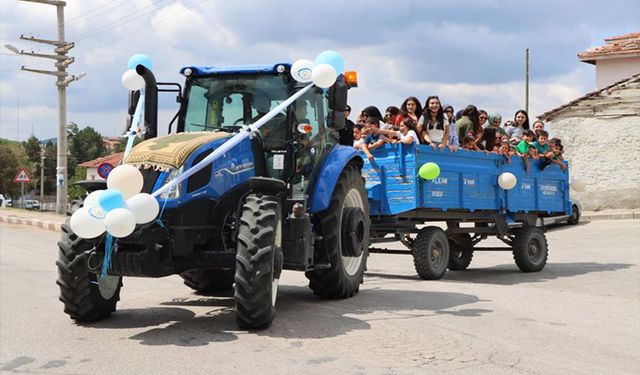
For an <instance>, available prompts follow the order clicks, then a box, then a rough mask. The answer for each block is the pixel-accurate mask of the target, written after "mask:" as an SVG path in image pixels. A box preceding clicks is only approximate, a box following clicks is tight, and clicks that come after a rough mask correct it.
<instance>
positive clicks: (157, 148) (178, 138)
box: [124, 132, 233, 171]
mask: <svg viewBox="0 0 640 375" xmlns="http://www.w3.org/2000/svg"><path fill="white" fill-rule="evenodd" d="M232 135H233V134H229V133H227V132H193V133H178V134H169V135H166V136H164V137H158V138H152V139H149V140H146V141H144V142H142V143H140V144H138V145H137V146H135V147H134V148H133V149H132V150H131V153H129V155H128V156H127V159H126V160H125V161H124V162H125V163H126V164H132V165H135V166H137V167H143V168H145V169H146V168H153V169H155V170H161V171H164V170H168V169H178V168H180V167H181V166H183V165H184V164H185V162H186V161H187V159H188V158H189V156H190V155H191V154H192V153H193V152H194V151H195V150H197V149H198V148H199V147H200V146H202V145H205V144H207V143H210V142H212V141H215V140H222V139H225V138H229V137H231V136H232Z"/></svg>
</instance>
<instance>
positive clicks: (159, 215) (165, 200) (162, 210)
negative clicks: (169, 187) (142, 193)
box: [156, 198, 171, 236]
mask: <svg viewBox="0 0 640 375" xmlns="http://www.w3.org/2000/svg"><path fill="white" fill-rule="evenodd" d="M168 200H169V198H165V199H164V203H163V204H162V208H161V209H160V213H159V214H158V218H157V219H156V223H158V225H159V226H160V228H162V229H164V230H165V231H166V232H167V234H168V235H169V236H171V233H170V232H169V230H168V229H167V227H166V226H165V225H164V223H163V222H162V220H160V218H161V217H162V213H163V212H164V207H165V206H166V205H167V201H168Z"/></svg>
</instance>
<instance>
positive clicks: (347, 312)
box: [83, 285, 492, 346]
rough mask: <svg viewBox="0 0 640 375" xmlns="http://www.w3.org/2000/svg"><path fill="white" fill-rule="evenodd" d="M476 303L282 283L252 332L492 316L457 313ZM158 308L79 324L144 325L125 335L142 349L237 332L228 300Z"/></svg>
mask: <svg viewBox="0 0 640 375" xmlns="http://www.w3.org/2000/svg"><path fill="white" fill-rule="evenodd" d="M478 301H479V299H478V297H476V296H474V295H470V294H463V293H445V292H425V291H408V290H393V289H367V290H362V291H361V292H360V293H359V294H358V295H356V296H355V297H354V298H350V299H344V300H323V299H320V298H318V297H316V296H315V295H313V293H312V292H311V291H310V290H309V289H308V288H307V287H301V286H290V285H281V286H280V288H279V291H278V301H277V303H276V319H275V320H274V322H273V324H272V326H271V327H270V328H269V329H267V330H264V331H255V332H252V333H255V334H258V335H263V336H271V337H280V338H300V339H308V338H328V337H336V336H340V335H344V334H346V333H349V332H352V331H358V330H368V329H370V328H371V325H370V322H373V321H377V320H402V319H424V318H429V317H433V316H438V315H441V314H450V315H456V316H464V317H477V316H481V315H483V314H486V313H490V312H492V310H486V309H459V307H460V306H463V305H471V304H473V303H476V302H478ZM162 305H163V307H151V308H145V309H127V310H119V311H116V312H115V313H114V314H113V315H112V316H111V317H110V318H109V319H106V320H104V321H100V322H95V323H91V324H84V325H83V326H85V327H90V328H99V329H131V328H145V327H149V328H150V329H149V330H147V331H144V332H141V333H138V334H136V335H134V336H131V337H129V339H131V340H136V341H139V342H140V344H142V345H176V346H203V345H208V344H209V343H214V342H226V341H233V340H236V339H237V335H236V333H238V332H241V331H239V329H238V326H237V325H236V322H235V311H234V307H233V305H234V301H233V298H229V297H210V298H205V297H201V296H197V295H195V294H194V298H176V299H173V300H171V301H166V302H163V303H162ZM173 306H179V307H173ZM189 307H198V308H201V307H211V310H210V311H208V312H207V313H206V314H205V315H198V316H196V313H195V312H194V311H192V310H191V309H189ZM294 344H295V343H294ZM292 345H293V344H292Z"/></svg>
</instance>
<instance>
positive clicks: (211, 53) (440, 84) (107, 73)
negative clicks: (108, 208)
mask: <svg viewBox="0 0 640 375" xmlns="http://www.w3.org/2000/svg"><path fill="white" fill-rule="evenodd" d="M66 2H67V6H66V7H65V18H66V39H67V40H68V41H73V42H75V43H76V47H75V48H74V49H72V50H71V52H70V56H74V57H75V59H76V62H75V63H74V64H72V65H71V67H70V69H69V72H70V73H72V74H78V73H81V72H86V73H87V76H86V77H84V78H83V79H82V80H80V81H77V82H74V83H72V84H71V86H70V87H69V89H68V98H67V101H68V115H67V118H68V121H73V122H75V123H77V124H79V125H80V127H84V126H93V127H94V128H96V129H97V130H98V131H100V132H101V133H102V134H104V135H106V136H114V135H119V134H121V133H122V131H123V129H124V123H125V118H126V112H125V110H126V105H127V92H126V90H125V89H124V88H123V87H122V85H121V83H120V77H121V75H122V73H123V72H124V71H125V70H126V68H127V60H128V58H129V56H131V55H132V54H135V53H145V54H147V55H148V56H150V57H151V58H152V60H153V62H154V73H155V74H156V78H157V79H158V81H161V82H171V81H173V82H182V81H183V77H181V76H180V75H179V74H178V70H179V68H180V67H182V66H185V65H233V64H249V63H271V62H278V61H294V60H296V59H299V58H307V59H310V60H313V59H314V58H315V56H316V55H317V54H318V53H319V52H322V51H324V50H327V49H333V50H336V51H338V52H340V53H341V54H342V55H343V56H344V58H345V62H346V68H347V69H348V70H356V71H358V75H359V83H360V85H359V87H358V88H357V89H355V90H351V92H350V99H349V102H350V104H351V106H352V107H353V108H354V110H355V111H358V110H360V109H362V108H363V107H365V106H366V105H376V106H378V107H380V108H381V109H384V107H386V106H388V105H397V106H399V105H400V103H401V102H402V101H403V100H404V99H405V98H406V97H407V96H416V97H418V98H420V100H421V101H424V99H425V98H426V97H427V96H429V95H433V94H435V95H439V96H440V98H441V100H442V101H443V102H445V103H450V104H452V105H453V106H454V107H455V108H456V110H457V109H460V108H462V107H463V106H466V105H467V104H475V105H477V106H478V107H480V108H484V109H486V110H487V111H488V112H490V113H501V114H502V115H503V116H505V117H512V116H513V113H514V112H515V111H516V110H517V109H519V108H521V107H523V106H524V65H525V63H524V56H525V49H526V48H529V49H530V87H531V88H530V113H531V115H532V116H536V115H538V114H541V113H543V112H545V111H547V110H550V109H552V108H555V107H557V106H559V105H562V104H564V103H566V102H568V101H570V100H572V99H575V98H577V97H579V96H581V95H584V94H585V93H587V92H589V91H592V90H594V89H595V68H594V66H593V65H589V64H585V63H581V62H579V61H578V59H577V57H576V54H577V53H579V52H581V51H584V50H586V49H588V48H590V47H594V46H599V45H602V44H604V38H606V37H610V36H615V35H621V34H626V33H630V32H637V31H640V2H638V1H637V0H609V1H606V2H603V1H592V0H562V1H557V0H538V1H519V0H518V1H516V0H512V1H508V0H477V1H463V0H423V1H418V0H394V1H388V0H370V1H364V0H352V1H338V0H323V1H315V0H313V1H312V0H306V1H301V0H300V1H293V0H291V1H284V0H271V1H258V0H245V1H230V0H154V1H151V0H66ZM0 25H1V29H0V39H1V42H2V43H1V44H2V45H5V44H12V45H14V46H16V47H18V48H19V49H23V50H26V51H30V50H34V51H36V52H40V53H52V49H51V48H50V46H47V45H43V44H37V43H29V42H26V41H23V40H20V39H19V36H20V35H21V34H24V35H33V36H35V37H39V38H43V39H55V38H57V31H56V12H55V7H53V6H49V5H42V4H35V3H26V2H22V1H17V0H0ZM22 65H24V66H27V67H31V68H40V69H48V70H53V64H52V60H45V59H36V58H30V57H24V56H17V55H14V54H13V53H11V52H10V51H9V50H7V49H4V48H2V51H0V138H8V139H17V138H19V139H20V140H24V139H26V138H27V137H28V136H30V135H31V134H32V133H35V135H36V136H37V137H38V138H40V139H44V138H49V137H55V136H56V134H57V132H56V129H57V121H58V120H57V91H56V88H55V85H54V81H55V78H54V77H53V76H45V75H40V74H34V73H27V72H21V71H20V66H22ZM160 106H161V113H160V120H161V121H164V124H162V123H161V124H160V126H159V129H160V132H161V134H162V133H166V123H167V122H168V120H169V119H170V117H171V116H172V115H173V113H174V112H175V110H176V109H177V108H176V107H175V102H174V101H173V100H171V99H170V98H168V97H166V98H165V99H161V102H160Z"/></svg>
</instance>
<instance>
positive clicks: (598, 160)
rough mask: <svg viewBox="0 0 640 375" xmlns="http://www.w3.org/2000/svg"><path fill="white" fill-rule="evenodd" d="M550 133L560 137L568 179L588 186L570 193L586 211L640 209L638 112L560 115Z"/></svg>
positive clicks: (639, 121)
mask: <svg viewBox="0 0 640 375" xmlns="http://www.w3.org/2000/svg"><path fill="white" fill-rule="evenodd" d="M551 136H552V137H557V138H560V139H561V140H562V144H563V146H564V150H565V158H566V159H568V160H569V170H570V175H571V178H572V179H574V178H575V179H580V180H582V181H584V182H585V183H586V185H587V190H586V191H585V192H582V193H578V192H575V191H572V192H571V195H572V198H575V199H578V200H579V201H580V203H582V205H583V208H584V209H585V210H602V209H606V208H627V209H629V208H640V113H639V114H638V115H636V116H624V117H617V118H610V117H564V116H563V118H556V119H554V120H553V122H552V128H551Z"/></svg>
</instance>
